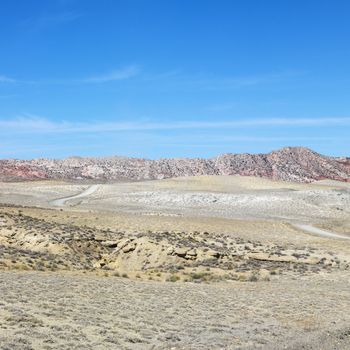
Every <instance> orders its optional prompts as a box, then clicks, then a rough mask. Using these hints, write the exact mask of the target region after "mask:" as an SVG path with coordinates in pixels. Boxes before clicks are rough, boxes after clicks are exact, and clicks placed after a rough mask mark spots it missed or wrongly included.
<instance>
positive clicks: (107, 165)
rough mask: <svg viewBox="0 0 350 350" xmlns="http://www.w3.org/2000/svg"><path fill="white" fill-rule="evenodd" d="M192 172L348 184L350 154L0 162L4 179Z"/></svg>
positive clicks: (291, 151) (293, 151)
mask: <svg viewBox="0 0 350 350" xmlns="http://www.w3.org/2000/svg"><path fill="white" fill-rule="evenodd" d="M196 175H242V176H258V177H266V178H270V179H273V180H284V181H295V182H312V181H314V180H322V179H332V180H339V181H345V182H350V158H346V157H343V158H340V157H328V156H324V155H321V154H319V153H316V152H314V151H312V150H310V149H308V148H304V147H286V148H282V149H280V150H277V151H273V152H270V153H267V154H248V153H244V154H231V153H229V154H223V155H219V156H217V157H215V158H210V159H202V158H193V159H190V158H173V159H159V160H148V159H143V158H127V157H108V158H81V157H70V158H66V159H62V160H54V159H44V158H40V159H33V160H17V159H6V160H0V179H2V180H23V179H24V180H35V179H61V180H83V179H87V180H98V181H120V180H131V181H133V180H134V181H137V180H155V179H164V178H171V177H181V176H196Z"/></svg>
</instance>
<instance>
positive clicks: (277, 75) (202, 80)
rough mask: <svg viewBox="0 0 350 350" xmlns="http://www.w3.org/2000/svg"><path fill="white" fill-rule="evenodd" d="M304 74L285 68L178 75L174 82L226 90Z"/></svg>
mask: <svg viewBox="0 0 350 350" xmlns="http://www.w3.org/2000/svg"><path fill="white" fill-rule="evenodd" d="M303 74H305V72H303V71H293V70H286V71H281V72H272V73H266V74H252V75H244V76H226V77H220V76H217V75H216V76H210V75H207V76H204V77H197V78H195V77H193V76H192V77H190V78H189V77H186V76H180V75H179V76H178V77H177V80H174V82H176V83H178V84H182V85H184V86H189V87H196V88H200V89H205V90H227V89H238V88H249V87H254V86H259V85H265V84H274V83H280V82H285V81H287V80H290V79H294V78H296V77H299V76H301V75H303Z"/></svg>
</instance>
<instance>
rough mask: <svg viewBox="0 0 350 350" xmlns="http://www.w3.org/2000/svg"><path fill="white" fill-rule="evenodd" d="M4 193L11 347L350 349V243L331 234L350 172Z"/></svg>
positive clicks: (0, 269) (5, 322) (347, 230)
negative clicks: (292, 179) (338, 176)
mask: <svg viewBox="0 0 350 350" xmlns="http://www.w3.org/2000/svg"><path fill="white" fill-rule="evenodd" d="M91 186H92V187H91ZM57 200H58V201H57ZM0 203H3V204H4V205H0V293H1V295H2V298H1V300H0V305H1V307H0V349H11V350H12V349H57V348H60V349H111V348H113V349H114V348H115V349H171V348H173V349H258V348H262V349H275V350H277V349H326V350H327V349H347V348H350V336H349V334H350V319H349V313H348V312H347V310H349V308H350V285H349V283H350V279H349V271H350V243H349V240H344V239H340V237H336V236H332V235H331V236H325V235H323V234H318V233H320V232H325V231H327V232H329V233H334V234H339V235H345V236H347V237H350V187H349V184H343V183H339V182H336V181H320V182H317V183H313V184H293V183H284V182H276V181H270V180H264V179H257V178H250V177H244V178H242V177H217V176H205V177H193V178H182V179H181V178H180V179H171V180H162V181H149V182H135V183H119V184H94V185H91V184H78V183H64V182H45V181H42V182H26V183H0ZM298 225H299V226H298ZM305 225H306V226H307V227H311V228H314V229H312V231H313V232H307V231H306V230H305V229H303V228H305ZM122 276H124V277H122Z"/></svg>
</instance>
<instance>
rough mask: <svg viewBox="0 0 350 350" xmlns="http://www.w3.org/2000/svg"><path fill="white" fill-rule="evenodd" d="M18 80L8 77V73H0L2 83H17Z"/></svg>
mask: <svg viewBox="0 0 350 350" xmlns="http://www.w3.org/2000/svg"><path fill="white" fill-rule="evenodd" d="M16 82H17V80H16V79H13V78H10V77H7V76H6V75H0V83H16Z"/></svg>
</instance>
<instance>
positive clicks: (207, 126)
mask: <svg viewBox="0 0 350 350" xmlns="http://www.w3.org/2000/svg"><path fill="white" fill-rule="evenodd" d="M0 5H1V11H0V157H1V158H9V157H11V158H33V157H52V158H62V157H66V156H70V155H81V156H104V155H105V156H109V155H124V156H135V157H147V158H160V157H184V156H190V157H211V156H215V155H217V154H220V153H230V152H232V153H238V152H239V153H240V152H249V153H257V152H268V151H271V150H273V149H276V148H280V147H284V146H299V145H300V146H306V147H310V148H312V149H314V150H316V151H318V152H321V153H324V154H328V155H350V137H349V134H350V132H349V131H350V64H349V62H350V41H349V38H350V21H349V15H350V2H349V1H347V0H344V1H342V0H328V1H322V0H317V1H316V0H308V1H305V0H303V1H301V0H286V1H280V0H266V1H260V0H254V1H253V0H172V1H164V0H159V1H158V0H147V1H146V0H123V1H120V0H99V1H97V0H50V1H47V0H26V1H24V0H22V1H20V0H0Z"/></svg>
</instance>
